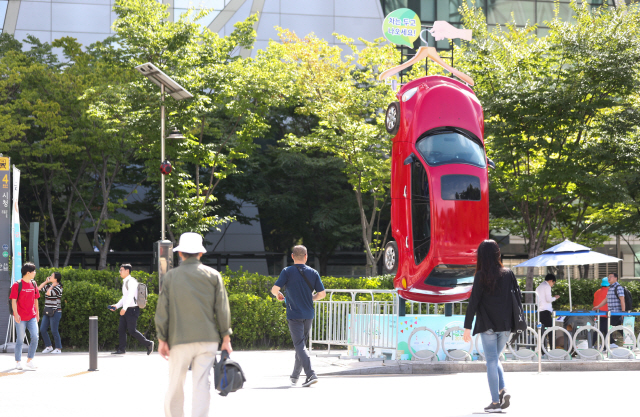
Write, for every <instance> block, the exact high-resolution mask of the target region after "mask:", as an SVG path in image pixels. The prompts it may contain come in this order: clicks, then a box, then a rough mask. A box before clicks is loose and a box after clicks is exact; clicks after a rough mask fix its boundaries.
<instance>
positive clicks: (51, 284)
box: [38, 272, 62, 353]
mask: <svg viewBox="0 0 640 417" xmlns="http://www.w3.org/2000/svg"><path fill="white" fill-rule="evenodd" d="M61 281H62V274H60V272H54V273H53V274H51V275H50V276H48V277H47V279H46V280H45V281H44V282H43V283H42V284H40V285H39V286H38V290H40V291H41V292H43V293H44V300H45V301H44V308H45V309H46V308H47V307H50V308H53V309H54V311H55V313H53V316H51V317H50V316H48V315H47V314H46V312H45V314H44V315H43V316H42V323H41V324H40V333H41V334H42V341H43V342H44V346H45V348H44V350H43V351H42V353H62V343H61V342H60V333H59V332H58V326H59V325H60V319H61V318H62V284H61V283H60V282H61ZM49 327H51V334H53V341H54V342H55V344H56V348H55V349H54V348H53V346H52V345H51V339H49V333H48V330H49Z"/></svg>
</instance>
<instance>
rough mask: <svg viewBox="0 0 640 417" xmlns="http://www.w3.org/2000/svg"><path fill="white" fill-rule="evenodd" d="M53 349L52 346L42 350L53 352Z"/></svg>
mask: <svg viewBox="0 0 640 417" xmlns="http://www.w3.org/2000/svg"><path fill="white" fill-rule="evenodd" d="M52 351H53V348H52V347H51V346H49V347H47V348H44V350H43V351H42V353H51V352H52Z"/></svg>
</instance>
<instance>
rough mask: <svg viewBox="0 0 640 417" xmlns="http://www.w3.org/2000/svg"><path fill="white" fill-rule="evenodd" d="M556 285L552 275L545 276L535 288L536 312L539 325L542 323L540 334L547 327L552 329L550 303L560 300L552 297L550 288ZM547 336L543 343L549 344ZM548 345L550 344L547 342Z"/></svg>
mask: <svg viewBox="0 0 640 417" xmlns="http://www.w3.org/2000/svg"><path fill="white" fill-rule="evenodd" d="M554 285H556V276H555V275H553V274H547V276H546V277H544V281H542V283H540V285H538V288H536V293H537V294H538V311H539V312H540V323H542V334H544V332H545V331H546V330H547V328H548V327H553V306H552V305H551V303H553V302H554V301H556V300H557V299H558V298H560V296H559V295H556V296H552V295H551V288H553V286H554ZM549 336H550V335H547V337H545V340H544V341H545V343H546V342H549V339H550V338H549ZM549 343H550V342H549Z"/></svg>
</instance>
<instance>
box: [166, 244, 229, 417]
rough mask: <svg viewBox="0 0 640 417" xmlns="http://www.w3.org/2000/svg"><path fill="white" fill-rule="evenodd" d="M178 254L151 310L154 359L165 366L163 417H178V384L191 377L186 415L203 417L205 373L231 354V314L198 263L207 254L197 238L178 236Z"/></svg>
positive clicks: (219, 287) (214, 279)
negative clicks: (220, 353) (222, 355)
mask: <svg viewBox="0 0 640 417" xmlns="http://www.w3.org/2000/svg"><path fill="white" fill-rule="evenodd" d="M173 251H174V252H178V255H179V256H180V259H182V264H181V265H180V266H179V267H177V268H174V269H172V270H170V271H169V272H167V274H166V275H165V276H164V279H163V282H162V291H161V292H160V295H159V297H158V308H157V309H156V317H155V322H156V330H157V333H158V340H159V342H160V344H159V347H158V353H160V355H161V356H162V357H163V358H165V359H167V360H168V361H169V388H168V389H167V394H166V396H165V401H164V412H165V415H166V416H167V417H182V416H184V381H185V378H186V375H187V370H188V369H189V365H191V366H192V369H191V370H192V375H193V400H192V402H193V406H192V415H193V416H198V417H205V416H208V415H209V403H210V401H211V383H210V379H209V377H210V375H211V367H212V366H213V361H214V359H215V355H216V352H217V350H218V344H219V343H220V339H221V338H222V346H221V350H226V351H227V352H228V353H231V352H232V349H231V333H232V331H231V312H230V310H229V299H228V297H227V291H226V290H225V288H224V284H223V282H222V276H221V275H220V273H219V272H218V271H216V270H215V269H213V268H209V267H208V266H206V265H203V264H202V263H201V262H200V258H201V257H202V254H203V253H205V252H206V251H207V250H206V249H205V248H204V246H202V236H200V235H199V234H197V233H183V234H182V236H180V243H179V245H178V246H177V247H176V248H175V249H173Z"/></svg>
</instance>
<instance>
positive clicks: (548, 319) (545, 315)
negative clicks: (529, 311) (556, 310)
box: [540, 310, 553, 346]
mask: <svg viewBox="0 0 640 417" xmlns="http://www.w3.org/2000/svg"><path fill="white" fill-rule="evenodd" d="M540 323H542V329H541V330H542V332H541V333H540V334H541V335H542V334H544V332H545V331H546V330H547V328H549V327H553V316H552V315H551V312H550V311H548V310H540ZM552 337H553V333H549V334H548V335H547V337H545V340H544V342H545V345H546V346H552V345H551V338H552Z"/></svg>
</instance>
